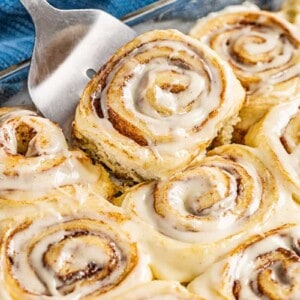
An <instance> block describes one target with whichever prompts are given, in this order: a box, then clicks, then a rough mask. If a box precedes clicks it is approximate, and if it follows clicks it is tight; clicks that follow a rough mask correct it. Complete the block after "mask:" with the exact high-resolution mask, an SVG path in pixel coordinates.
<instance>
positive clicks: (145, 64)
mask: <svg viewBox="0 0 300 300" xmlns="http://www.w3.org/2000/svg"><path fill="white" fill-rule="evenodd" d="M233 91H234V92H233ZM243 100H244V91H243V89H242V87H241V86H240V83H239V82H238V80H237V79H236V78H235V76H234V75H233V72H232V70H231V69H230V67H229V66H228V65H227V64H226V63H225V62H223V61H222V60H221V59H219V57H218V56H217V55H216V54H215V53H214V52H213V51H211V50H210V49H209V48H208V47H206V46H203V45H202V44H201V43H199V42H198V41H196V40H194V39H192V38H190V37H188V36H185V35H183V34H181V33H180V32H178V31H175V30H160V31H159V30H156V31H150V32H147V33H144V34H142V35H140V36H139V37H137V38H136V39H134V40H132V41H131V42H129V43H128V44H126V45H125V46H124V47H122V48H120V49H119V50H118V51H117V52H116V53H115V54H114V55H113V56H112V57H111V59H110V60H109V61H108V62H107V63H106V64H105V65H104V66H103V67H102V68H101V70H100V71H99V72H98V74H97V75H96V76H95V77H94V78H93V79H92V81H91V82H90V83H89V84H88V86H87V87H86V89H85V91H84V93H83V95H82V98H81V101H80V104H79V106H78V107H77V110H76V116H75V123H74V136H75V138H76V139H77V141H78V144H79V146H80V147H82V148H83V149H84V150H86V151H88V152H89V153H90V155H91V156H92V157H93V158H94V159H95V160H98V161H101V162H103V163H104V164H106V165H107V166H108V167H109V168H110V169H111V170H112V171H113V172H115V173H116V174H117V175H119V176H121V177H125V178H129V179H133V180H135V181H141V180H143V179H151V178H160V177H163V176H166V175H168V174H172V173H174V171H175V170H178V169H181V168H183V167H184V166H186V164H187V163H189V162H190V161H191V160H192V159H193V158H194V157H195V156H196V155H198V154H199V153H203V151H204V150H205V148H206V147H207V146H208V145H209V143H210V142H211V141H212V139H213V138H214V137H215V136H216V135H217V133H218V131H219V130H220V129H221V128H222V127H223V126H224V124H225V123H226V121H228V120H229V119H230V118H231V117H232V116H234V115H236V114H237V112H238V111H239V109H240V107H241V105H242V102H243Z"/></svg>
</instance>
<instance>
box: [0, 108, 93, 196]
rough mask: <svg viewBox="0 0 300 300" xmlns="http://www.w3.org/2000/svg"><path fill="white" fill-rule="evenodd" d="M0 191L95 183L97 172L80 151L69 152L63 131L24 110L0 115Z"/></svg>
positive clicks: (31, 190) (44, 190)
mask: <svg viewBox="0 0 300 300" xmlns="http://www.w3.org/2000/svg"><path fill="white" fill-rule="evenodd" d="M0 158H1V161H2V163H1V165H0V177H1V179H2V180H0V194H1V195H2V196H5V195H4V194H6V193H8V194H11V193H12V192H15V191H30V192H33V193H34V192H38V193H39V192H46V191H48V190H49V189H51V188H56V187H59V186H64V185H70V184H76V183H83V184H88V183H95V182H96V181H97V179H98V177H99V172H98V170H96V169H95V168H94V167H93V166H92V165H91V163H90V160H89V159H88V158H87V157H86V156H85V155H84V154H83V153H82V152H81V151H70V150H68V145H67V143H66V140H65V138H64V135H63V133H62V130H61V129H60V128H59V127H58V126H57V125H56V124H54V123H52V122H51V121H49V120H47V119H44V118H41V117H38V116H37V115H36V114H35V113H34V112H31V111H27V110H17V109H15V110H11V111H10V112H7V113H5V114H2V115H0Z"/></svg>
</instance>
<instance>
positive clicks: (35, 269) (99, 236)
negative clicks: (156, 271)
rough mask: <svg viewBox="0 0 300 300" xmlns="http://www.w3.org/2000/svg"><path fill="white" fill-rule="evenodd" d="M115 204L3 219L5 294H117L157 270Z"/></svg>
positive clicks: (14, 297)
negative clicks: (90, 208)
mask: <svg viewBox="0 0 300 300" xmlns="http://www.w3.org/2000/svg"><path fill="white" fill-rule="evenodd" d="M127 222H129V220H128V218H127V217H125V215H123V214H121V212H119V211H118V210H117V209H116V208H115V209H109V210H107V209H104V208H103V207H101V208H100V209H98V210H97V211H96V210H95V209H94V210H93V211H92V210H90V211H89V210H87V209H82V208H81V207H79V208H77V210H76V211H75V210H74V208H72V210H70V209H66V208H63V209H60V210H56V212H52V213H50V212H45V211H43V212H42V211H40V212H39V213H35V214H29V215H27V216H25V217H24V215H23V216H22V217H21V216H18V217H17V218H16V217H15V218H13V219H11V220H8V221H6V222H5V223H2V224H1V242H0V249H1V253H0V255H1V256H0V266H1V267H0V279H1V280H0V298H1V299H5V300H20V299H22V300H35V299H36V300H43V299H45V300H46V299H47V300H50V299H51V300H52V299H53V300H54V299H55V300H63V299H69V300H79V299H109V300H110V299H112V298H113V296H115V295H117V294H120V293H122V292H124V291H125V290H127V289H129V288H131V287H133V286H135V285H139V284H141V283H144V282H147V281H150V280H151V279H152V274H151V272H150V269H149V267H148V262H147V258H146V257H144V256H143V255H142V254H141V252H140V249H139V247H138V245H137V244H136V242H135V241H134V239H133V238H132V236H131V234H130V232H128V231H127V230H126V223H127Z"/></svg>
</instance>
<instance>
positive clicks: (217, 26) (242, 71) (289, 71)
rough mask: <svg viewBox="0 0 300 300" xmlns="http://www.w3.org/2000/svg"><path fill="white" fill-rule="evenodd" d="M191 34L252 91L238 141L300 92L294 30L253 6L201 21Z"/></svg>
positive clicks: (299, 50) (299, 48)
mask: <svg viewBox="0 0 300 300" xmlns="http://www.w3.org/2000/svg"><path fill="white" fill-rule="evenodd" d="M190 35H191V36H193V37H195V38H197V39H198V40H200V41H201V42H204V43H206V44H207V45H209V46H210V47H211V48H212V49H214V50H215V51H216V52H217V53H218V54H219V55H220V56H221V57H222V58H223V59H224V60H226V61H227V62H229V64H230V65H231V67H232V68H233V71H234V73H235V74H236V76H237V78H238V79H239V80H240V81H241V83H242V85H243V86H244V87H245V88H246V90H247V97H246V102H245V104H244V106H243V108H242V110H241V112H240V117H241V122H239V123H238V124H237V126H236V128H235V133H234V140H235V141H237V142H243V138H244V135H245V134H246V132H247V130H248V129H249V127H250V126H251V125H252V124H254V123H255V122H257V121H258V120H259V119H260V118H261V117H263V115H264V114H265V113H266V112H267V110H268V109H269V108H270V107H272V106H273V105H275V104H278V103H281V102H284V101H288V100H289V99H290V98H291V97H293V96H295V95H299V93H300V79H299V78H300V63H299V62H300V39H299V35H298V34H297V32H296V29H295V27H293V25H292V24H289V23H288V22H287V21H285V20H284V19H283V18H280V17H279V16H278V15H275V14H273V13H271V12H266V11H261V10H259V9H258V8H255V7H253V6H251V7H242V6H238V8H236V7H232V8H231V9H230V8H229V9H225V10H224V11H222V12H220V13H214V14H211V15H209V16H208V17H206V18H203V19H201V20H199V23H198V24H197V25H196V26H195V27H194V28H193V29H192V30H191V32H190Z"/></svg>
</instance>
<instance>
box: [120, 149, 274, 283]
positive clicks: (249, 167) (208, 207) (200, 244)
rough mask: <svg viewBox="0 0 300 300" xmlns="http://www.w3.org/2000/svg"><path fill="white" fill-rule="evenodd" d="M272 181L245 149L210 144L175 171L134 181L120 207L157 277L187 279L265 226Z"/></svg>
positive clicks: (252, 153) (271, 204) (271, 209)
mask: <svg viewBox="0 0 300 300" xmlns="http://www.w3.org/2000/svg"><path fill="white" fill-rule="evenodd" d="M278 199H279V190H278V187H277V184H276V182H275V180H274V178H273V177H272V175H271V174H270V172H269V171H268V169H267V168H266V167H265V165H264V164H263V163H262V161H261V160H260V159H259V158H258V157H257V156H256V154H255V151H253V150H252V149H251V148H249V147H246V146H241V145H228V146H222V147H218V148H215V149H214V150H213V151H211V152H209V154H208V157H205V158H204V159H203V160H201V161H200V162H198V163H196V164H194V165H192V166H190V167H189V168H187V169H186V170H184V171H182V172H180V173H177V174H176V175H174V176H172V177H170V178H167V179H164V180H161V181H155V182H151V183H144V184H140V185H138V186H136V187H134V188H132V189H131V190H130V191H128V192H127V194H126V195H125V196H124V199H123V203H122V207H123V208H124V209H125V211H126V212H127V213H128V214H129V215H130V216H131V217H132V219H133V220H134V221H135V222H136V223H137V224H138V225H139V226H138V227H139V228H140V230H139V231H135V232H134V230H133V232H134V234H136V235H137V239H138V240H139V241H140V242H141V244H142V245H143V247H144V249H145V252H146V253H149V255H150V257H151V266H152V270H153V272H154V274H155V276H156V278H159V279H167V280H178V281H180V282H188V281H190V280H191V279H193V278H194V277H195V276H196V275H197V274H200V273H201V272H203V271H204V270H205V269H206V268H207V266H208V265H209V264H211V263H212V262H214V261H215V260H216V259H218V258H219V257H220V256H222V255H223V254H224V253H226V252H227V251H229V250H230V248H231V249H232V248H233V247H234V245H235V243H237V242H238V240H240V239H243V238H245V236H247V235H248V234H250V233H251V232H253V231H254V232H256V231H261V230H262V229H263V228H265V226H268V224H269V222H270V217H271V216H273V215H274V212H275V209H276V207H277V205H278Z"/></svg>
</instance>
